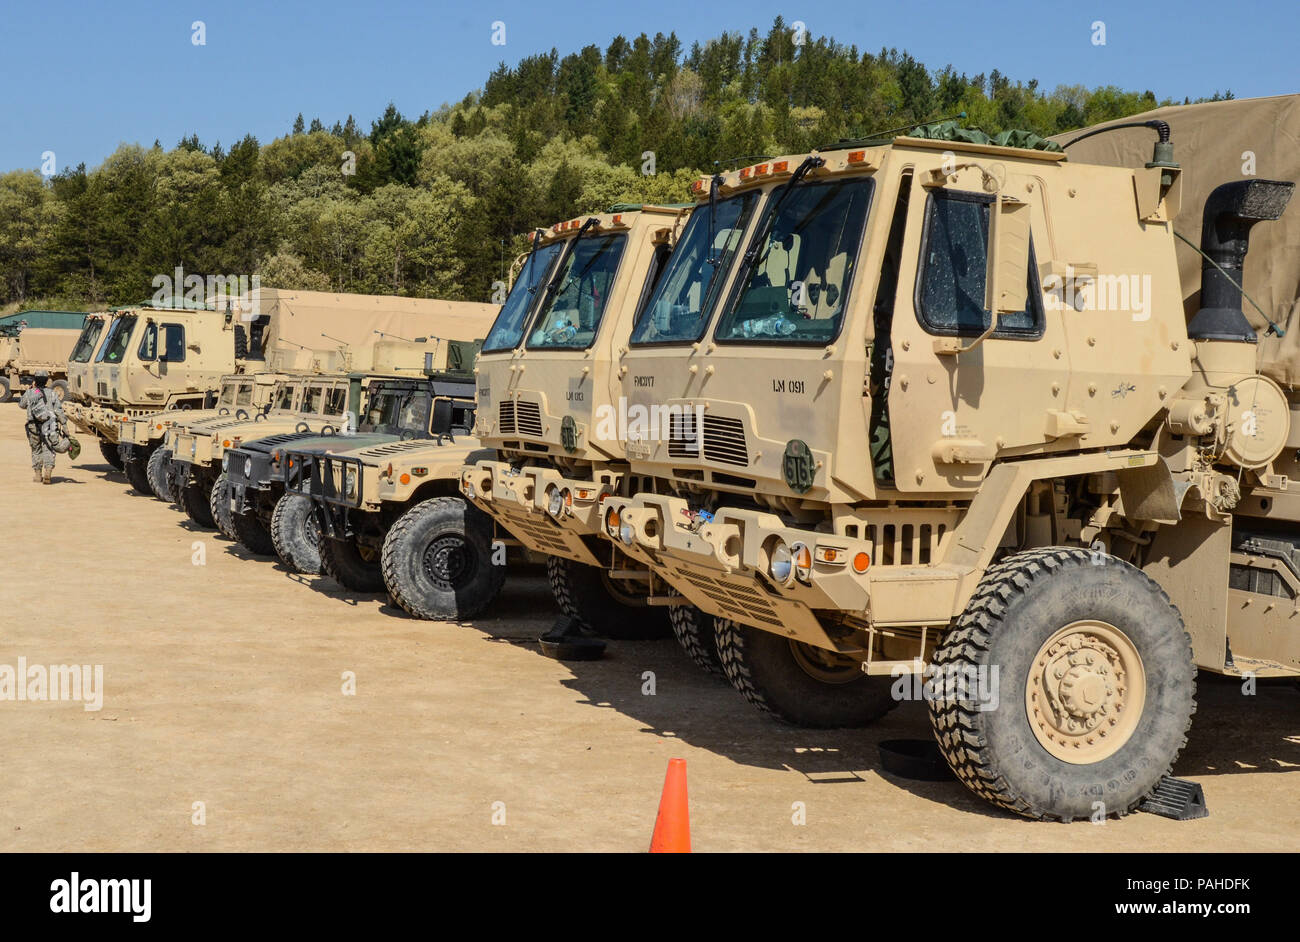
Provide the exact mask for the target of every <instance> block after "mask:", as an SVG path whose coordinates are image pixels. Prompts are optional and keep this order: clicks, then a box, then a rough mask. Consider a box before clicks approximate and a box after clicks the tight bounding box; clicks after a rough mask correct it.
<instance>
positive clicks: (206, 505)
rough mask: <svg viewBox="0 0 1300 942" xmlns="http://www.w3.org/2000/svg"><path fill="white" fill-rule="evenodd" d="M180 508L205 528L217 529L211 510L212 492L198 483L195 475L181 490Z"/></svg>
mask: <svg viewBox="0 0 1300 942" xmlns="http://www.w3.org/2000/svg"><path fill="white" fill-rule="evenodd" d="M181 509H182V510H184V511H185V516H187V517H189V518H190V519H191V520H193V521H194V522H195V523H197V524H198V525H199V526H201V527H203V528H204V529H205V530H215V529H217V521H216V520H215V519H214V517H213V512H212V494H211V492H210V491H208V490H206V489H205V488H204V487H203V485H202V483H200V481H199V479H198V477H197V475H196V476H195V479H194V480H192V481H190V482H189V483H188V484H186V485H185V487H184V488H183V489H182V490H181Z"/></svg>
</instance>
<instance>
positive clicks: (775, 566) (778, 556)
mask: <svg viewBox="0 0 1300 942" xmlns="http://www.w3.org/2000/svg"><path fill="white" fill-rule="evenodd" d="M768 568H769V569H770V570H771V573H772V578H773V579H775V580H776V581H777V582H779V583H781V584H782V585H788V584H789V582H790V575H791V574H792V573H793V572H794V556H792V555H791V553H790V547H788V546H786V545H785V543H784V542H782V541H781V540H777V541H776V545H775V546H773V547H772V554H771V562H770V563H769V564H768Z"/></svg>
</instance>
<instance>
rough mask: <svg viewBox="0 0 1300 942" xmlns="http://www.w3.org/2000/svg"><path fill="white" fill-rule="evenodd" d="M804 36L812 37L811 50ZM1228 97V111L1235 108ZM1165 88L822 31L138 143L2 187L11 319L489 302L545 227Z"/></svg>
mask: <svg viewBox="0 0 1300 942" xmlns="http://www.w3.org/2000/svg"><path fill="white" fill-rule="evenodd" d="M800 39H802V40H803V41H802V42H800V41H799V40H800ZM1216 97H1217V96H1216ZM1163 103H1165V102H1157V101H1156V99H1155V96H1154V95H1153V94H1152V93H1151V92H1149V91H1142V92H1139V91H1126V90H1122V89H1119V88H1114V87H1104V88H1097V89H1091V90H1089V89H1085V88H1083V87H1080V86H1069V87H1058V88H1056V89H1055V90H1053V91H1051V92H1047V93H1045V92H1044V91H1042V90H1041V89H1040V88H1039V87H1038V83H1037V81H1035V80H1029V81H1020V80H1016V81H1013V80H1012V79H1011V78H1010V77H1009V76H1007V75H1004V74H1003V73H1002V72H1001V71H999V70H997V69H991V70H990V71H989V72H988V73H987V74H979V75H974V76H968V75H965V74H958V73H956V72H954V71H953V69H952V68H950V67H945V68H939V69H935V68H928V67H927V66H926V65H924V64H922V63H920V62H917V61H916V60H915V59H914V58H912V57H911V56H910V55H908V54H907V53H905V52H904V53H899V52H897V51H896V50H893V49H882V50H881V51H880V52H879V53H876V54H874V55H873V54H869V53H864V52H861V51H859V50H858V49H857V48H856V47H853V46H845V45H842V44H840V43H837V42H836V41H835V40H833V39H831V38H829V37H822V38H814V37H811V36H808V37H801V36H800V35H799V34H798V33H797V32H796V31H795V30H792V29H791V28H789V27H788V26H787V25H786V24H785V23H783V22H782V21H781V20H780V19H778V20H777V21H776V22H775V23H773V25H772V27H771V29H770V30H768V31H767V33H766V34H760V33H759V31H758V30H750V32H749V33H748V35H745V34H742V33H725V34H723V35H721V36H719V37H717V38H716V39H713V40H711V41H709V42H707V43H703V44H700V43H696V44H693V45H691V46H690V47H689V48H686V47H683V45H682V44H681V43H680V42H679V41H678V39H677V38H676V36H675V35H673V34H671V33H670V34H668V35H666V36H665V35H662V34H660V35H656V36H655V37H654V38H649V37H647V36H645V35H641V36H638V37H636V38H635V39H631V40H629V39H626V38H624V37H622V36H618V37H615V38H614V40H613V41H612V42H610V43H609V45H608V47H606V48H605V49H604V50H601V49H600V48H598V47H597V46H588V47H586V48H584V49H582V50H580V51H578V52H574V53H570V54H566V55H563V56H562V55H560V54H559V53H557V52H555V51H552V52H550V53H549V54H545V55H537V56H531V57H529V58H526V59H524V60H522V61H521V62H519V63H517V64H516V65H514V66H513V67H510V66H507V65H505V64H502V65H501V66H500V67H499V68H498V69H497V70H496V71H494V72H492V74H491V75H489V76H487V78H486V81H485V83H484V85H483V88H482V90H481V91H479V92H474V93H471V94H469V95H467V96H466V97H465V99H464V100H463V101H461V102H459V103H458V104H455V105H443V106H442V107H441V108H439V109H438V110H436V111H430V112H426V113H425V114H423V115H421V116H420V117H419V118H418V119H414V120H413V119H410V118H408V117H406V116H403V115H402V114H400V113H399V112H398V111H397V110H396V109H395V108H394V107H393V106H392V105H390V106H389V107H388V109H387V111H385V112H384V113H383V115H382V116H381V117H379V118H378V119H377V120H375V121H373V122H372V123H371V125H370V128H369V131H368V132H366V131H363V130H362V129H361V128H360V127H359V126H358V125H357V123H356V121H355V120H354V119H353V118H352V117H348V119H347V120H346V122H339V123H336V124H334V126H333V127H332V128H328V129H327V128H326V127H325V126H324V125H323V124H322V123H321V122H320V121H319V120H312V121H311V122H310V123H308V122H307V121H305V120H304V118H303V117H302V116H301V115H300V116H299V117H298V120H297V122H295V124H294V127H293V129H292V131H291V132H290V133H288V134H286V135H285V136H284V137H280V138H277V139H275V140H273V141H270V142H269V143H266V144H261V143H260V142H258V141H257V140H256V139H255V138H253V137H251V136H248V137H245V138H244V139H243V140H242V141H238V142H236V143H233V144H230V143H228V144H226V145H225V146H223V145H222V144H221V143H216V142H213V143H212V144H211V145H210V146H209V145H206V144H205V143H204V142H201V141H200V140H199V139H198V138H197V136H196V137H192V138H189V139H187V140H182V141H180V142H179V143H178V144H177V145H176V146H174V147H172V148H170V149H166V148H164V147H162V146H161V145H160V144H159V143H158V142H156V141H155V142H154V144H153V146H152V147H146V146H140V145H136V144H131V145H123V146H121V147H119V148H118V149H117V151H115V152H114V153H113V154H111V155H110V156H109V157H108V158H107V159H105V161H104V162H103V163H102V164H101V165H100V166H98V167H96V168H95V169H93V170H87V169H86V168H85V167H84V166H81V167H78V168H76V169H75V170H67V171H64V172H61V173H59V174H57V175H55V176H53V177H51V178H48V179H46V178H43V177H42V176H41V175H40V174H39V173H37V172H36V171H14V172H11V173H7V174H4V175H3V176H0V305H3V306H6V307H7V308H9V309H12V308H13V307H14V306H16V305H23V306H34V305H35V304H38V303H39V304H42V305H44V306H50V307H64V308H66V307H85V308H94V307H97V306H103V305H105V304H108V303H125V302H131V301H137V300H141V299H144V298H146V297H149V296H150V295H151V294H152V293H153V290H154V289H153V287H152V286H153V279H154V276H156V275H160V274H168V275H170V274H171V273H172V272H173V271H174V269H175V268H176V267H177V266H178V265H179V266H183V267H184V269H185V271H186V273H187V274H189V273H192V274H199V275H236V276H238V275H251V274H253V273H257V274H260V275H261V278H262V282H263V283H264V284H267V285H276V286H283V287H291V288H318V289H329V290H337V291H355V292H370V293H397V294H409V295H420V296H427V297H442V298H451V299H463V300H488V299H489V296H490V295H491V292H492V283H493V281H494V280H496V279H499V278H501V277H502V274H503V271H504V269H505V267H506V266H508V264H509V260H510V259H511V258H512V257H513V256H514V255H515V254H516V253H517V252H518V251H520V250H521V249H522V248H523V247H524V246H525V245H526V241H525V239H526V233H527V232H528V231H529V230H530V229H531V228H532V227H534V226H537V225H546V224H549V223H551V222H553V221H555V220H558V219H561V218H567V217H570V216H573V215H576V214H578V213H581V212H587V211H592V210H596V209H600V208H603V207H606V206H608V205H609V204H610V203H613V202H615V201H642V200H653V201H664V202H677V201H681V200H682V199H683V198H684V197H685V195H686V190H685V187H686V184H687V183H688V181H689V180H690V179H691V178H692V177H694V176H695V175H697V174H698V173H699V172H701V171H705V170H709V169H711V168H712V167H713V166H714V162H715V161H719V160H724V161H725V160H726V159H728V158H742V157H747V156H751V155H760V154H774V153H783V152H792V151H800V150H807V149H809V148H812V147H815V146H817V145H822V144H827V143H831V142H834V141H836V140H838V139H840V138H843V137H852V136H858V135H862V134H865V133H869V132H873V131H880V130H886V129H891V128H896V127H899V126H903V125H910V124H913V123H917V122H922V121H929V120H936V119H939V118H945V117H949V116H952V115H955V114H957V113H958V112H961V111H965V112H966V114H967V118H966V119H965V123H966V124H968V125H970V126H978V127H981V128H983V129H984V130H986V131H988V132H990V133H992V132H996V131H999V130H1003V129H1006V128H1027V129H1030V130H1034V131H1037V132H1038V133H1040V134H1044V135H1046V134H1051V133H1055V132H1058V131H1062V130H1068V129H1070V128H1074V127H1079V126H1082V125H1086V124H1091V123H1094V122H1097V121H1102V120H1106V119H1110V118H1116V117H1120V116H1123V115H1127V114H1133V113H1135V112H1139V111H1144V110H1147V109H1149V108H1152V107H1155V106H1156V105H1157V104H1163Z"/></svg>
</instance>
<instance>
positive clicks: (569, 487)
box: [460, 461, 617, 567]
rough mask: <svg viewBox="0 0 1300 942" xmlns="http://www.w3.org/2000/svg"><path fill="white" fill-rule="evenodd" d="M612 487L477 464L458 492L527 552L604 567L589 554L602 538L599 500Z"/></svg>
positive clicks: (540, 470) (550, 471)
mask: <svg viewBox="0 0 1300 942" xmlns="http://www.w3.org/2000/svg"><path fill="white" fill-rule="evenodd" d="M616 486H617V485H616V483H614V484H611V483H609V482H601V483H599V484H596V483H593V482H592V481H589V480H580V479H573V478H566V477H564V476H563V475H561V473H560V472H559V471H558V470H557V469H555V468H544V467H537V468H534V467H525V468H519V469H516V468H513V467H511V466H510V464H509V463H508V462H505V461H480V462H478V463H477V464H474V465H466V467H465V468H464V469H463V470H462V471H461V479H460V490H461V493H462V494H463V495H464V496H465V498H466V499H467V500H469V501H470V502H471V503H473V504H474V505H475V506H476V507H478V508H479V509H481V510H483V511H484V512H486V513H487V514H488V515H490V516H491V517H492V518H493V519H494V520H495V521H496V522H497V523H499V524H500V525H501V526H503V527H504V528H505V529H506V530H508V531H509V532H510V534H511V535H512V536H514V537H515V538H516V539H518V540H519V542H520V543H522V544H523V545H524V548H525V549H530V550H533V551H535V552H538V553H543V554H547V555H551V556H562V557H564V558H566V559H572V560H575V561H577V562H580V563H583V564H585V565H588V566H601V567H604V566H605V565H606V563H605V562H602V561H601V560H600V559H598V558H597V557H596V555H595V554H593V553H592V551H591V549H590V547H589V542H590V538H591V537H594V536H599V535H600V498H601V497H603V496H606V495H608V494H610V493H612V492H613V491H614V490H615V489H616Z"/></svg>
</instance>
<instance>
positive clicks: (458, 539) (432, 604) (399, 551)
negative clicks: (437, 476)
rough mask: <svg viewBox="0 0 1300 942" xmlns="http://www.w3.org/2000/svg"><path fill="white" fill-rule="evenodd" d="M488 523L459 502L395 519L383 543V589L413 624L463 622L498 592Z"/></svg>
mask: <svg viewBox="0 0 1300 942" xmlns="http://www.w3.org/2000/svg"><path fill="white" fill-rule="evenodd" d="M493 555H494V554H493V551H492V518H491V517H489V516H488V515H487V514H485V513H483V511H481V510H479V509H478V508H477V507H471V506H470V505H469V504H467V503H465V501H463V500H461V499H460V498H459V497H433V498H430V499H429V500H426V501H422V502H420V503H419V504H416V505H415V506H414V507H412V508H411V509H410V510H408V511H407V512H406V513H404V514H402V516H401V517H399V518H398V520H397V522H396V523H394V524H393V526H392V528H391V529H390V530H389V531H388V535H387V536H386V537H385V538H384V552H383V569H384V585H385V586H387V587H388V594H389V595H391V596H392V597H393V601H394V602H396V603H397V604H398V605H400V606H401V607H402V608H404V609H405V610H406V611H407V612H409V613H410V614H412V615H414V616H415V617H416V618H424V619H429V620H435V619H436V620H444V621H463V620H464V619H467V618H473V617H474V616H475V615H479V614H481V613H482V612H483V611H484V610H486V609H487V607H488V606H489V605H491V604H492V603H493V602H494V601H495V600H496V597H497V595H499V594H500V592H501V586H502V585H503V584H504V583H505V581H506V567H505V566H504V565H495V563H497V562H501V563H504V560H494V559H493Z"/></svg>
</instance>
